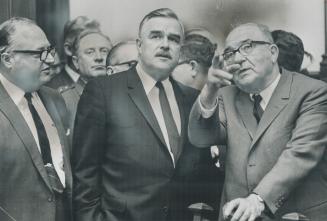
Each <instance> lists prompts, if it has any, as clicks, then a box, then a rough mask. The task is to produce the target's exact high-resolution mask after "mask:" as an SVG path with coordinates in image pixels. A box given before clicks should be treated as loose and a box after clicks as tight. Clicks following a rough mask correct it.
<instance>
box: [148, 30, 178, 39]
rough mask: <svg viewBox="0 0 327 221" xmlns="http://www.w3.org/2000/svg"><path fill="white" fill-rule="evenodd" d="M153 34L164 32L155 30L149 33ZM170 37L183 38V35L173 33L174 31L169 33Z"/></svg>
mask: <svg viewBox="0 0 327 221" xmlns="http://www.w3.org/2000/svg"><path fill="white" fill-rule="evenodd" d="M151 34H163V31H158V30H153V31H150V33H149V35H151ZM168 37H176V38H182V37H181V35H179V34H173V33H168Z"/></svg>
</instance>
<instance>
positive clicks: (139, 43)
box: [136, 38, 142, 53]
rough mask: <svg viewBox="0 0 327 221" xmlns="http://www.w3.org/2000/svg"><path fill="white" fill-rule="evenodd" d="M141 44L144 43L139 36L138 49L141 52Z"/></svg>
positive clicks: (137, 40)
mask: <svg viewBox="0 0 327 221" xmlns="http://www.w3.org/2000/svg"><path fill="white" fill-rule="evenodd" d="M141 45H142V40H141V39H140V38H137V39H136V47H137V50H138V52H139V53H140V50H141Z"/></svg>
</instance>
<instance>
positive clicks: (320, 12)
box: [70, 0, 325, 71]
mask: <svg viewBox="0 0 327 221" xmlns="http://www.w3.org/2000/svg"><path fill="white" fill-rule="evenodd" d="M161 7H169V8H171V9H173V10H174V11H175V12H176V13H177V14H178V16H179V17H180V19H181V20H182V21H183V22H184V24H185V27H186V29H188V28H192V27H204V28H206V29H208V30H209V31H211V32H212V33H213V34H214V35H215V36H216V37H217V38H218V42H219V43H220V44H219V49H221V48H222V47H223V45H222V43H223V40H224V38H225V37H226V35H227V34H228V32H229V31H230V29H231V28H232V27H233V26H234V25H236V24H237V23H244V22H259V23H263V24H266V25H268V26H269V27H270V28H271V30H275V29H284V30H287V31H291V32H293V33H295V34H296V35H298V36H299V37H300V38H301V39H302V40H303V42H304V46H305V49H306V51H308V52H310V53H312V54H313V56H314V59H315V60H314V63H313V64H312V65H311V66H309V67H308V69H309V70H310V71H318V70H319V68H320V67H319V63H320V62H321V60H322V59H321V56H322V54H324V49H325V30H324V0H310V1H309V0H93V1H90V0H70V18H74V17H76V16H79V15H87V16H89V17H90V18H94V19H97V20H99V21H100V23H101V25H102V29H103V31H104V32H105V33H106V34H108V35H109V36H110V37H111V39H112V40H113V42H114V43H115V42H118V41H121V40H127V39H135V38H136V35H137V29H138V25H139V22H140V20H141V19H142V17H143V16H144V15H145V14H146V13H148V12H149V11H151V10H153V9H157V8H161ZM307 63H308V62H304V65H306V64H307Z"/></svg>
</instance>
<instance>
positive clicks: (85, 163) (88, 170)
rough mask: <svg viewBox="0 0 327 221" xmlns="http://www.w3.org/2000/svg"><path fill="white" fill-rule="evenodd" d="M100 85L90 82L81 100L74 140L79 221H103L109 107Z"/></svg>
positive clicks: (76, 199) (76, 209)
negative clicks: (103, 184)
mask: <svg viewBox="0 0 327 221" xmlns="http://www.w3.org/2000/svg"><path fill="white" fill-rule="evenodd" d="M98 82H99V81H96V80H94V81H90V82H89V83H88V84H87V86H86V87H85V89H84V92H83V94H82V96H81V98H80V101H79V104H78V108H77V113H76V118H75V127H74V128H75V131H74V137H73V155H72V168H73V178H74V184H73V202H74V216H75V220H78V221H89V220H94V221H101V220H103V215H102V210H101V203H100V200H101V162H102V157H101V156H103V154H102V153H103V150H104V147H105V135H104V134H105V117H106V115H105V105H104V101H105V99H104V94H103V91H104V90H103V88H101V85H100V83H98Z"/></svg>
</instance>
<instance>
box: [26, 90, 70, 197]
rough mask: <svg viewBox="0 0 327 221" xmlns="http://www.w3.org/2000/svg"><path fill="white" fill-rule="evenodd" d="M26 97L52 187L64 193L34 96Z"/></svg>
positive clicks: (29, 94) (28, 94)
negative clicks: (34, 103)
mask: <svg viewBox="0 0 327 221" xmlns="http://www.w3.org/2000/svg"><path fill="white" fill-rule="evenodd" d="M24 97H25V99H26V100H27V103H28V108H29V110H30V112H31V114H32V117H33V120H34V124H35V127H36V131H37V136H38V138H39V145H40V149H41V155H42V159H43V163H44V166H45V169H46V171H47V174H48V177H49V181H50V184H51V187H52V189H53V190H54V191H56V192H58V193H62V192H63V190H64V186H63V185H62V183H61V181H60V179H59V176H58V174H57V172H56V170H55V168H54V166H53V162H52V157H51V150H50V143H49V139H48V136H47V133H46V130H45V128H44V124H43V122H42V120H41V118H40V116H39V114H38V113H37V111H36V109H35V107H34V105H33V103H32V94H31V93H25V95H24Z"/></svg>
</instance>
